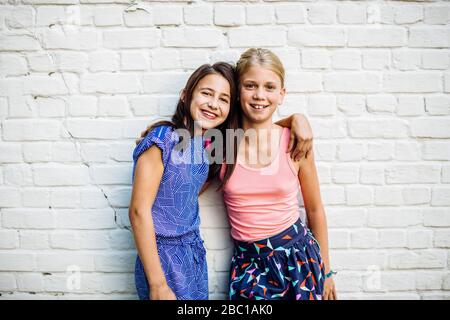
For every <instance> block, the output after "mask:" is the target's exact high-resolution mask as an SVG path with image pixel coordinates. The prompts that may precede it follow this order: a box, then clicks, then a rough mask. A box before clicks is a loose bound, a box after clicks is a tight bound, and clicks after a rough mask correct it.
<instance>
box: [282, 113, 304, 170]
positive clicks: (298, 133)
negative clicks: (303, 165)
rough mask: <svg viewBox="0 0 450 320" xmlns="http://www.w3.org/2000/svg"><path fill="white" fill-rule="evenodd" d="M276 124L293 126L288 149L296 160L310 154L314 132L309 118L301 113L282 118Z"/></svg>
mask: <svg viewBox="0 0 450 320" xmlns="http://www.w3.org/2000/svg"><path fill="white" fill-rule="evenodd" d="M275 124H278V125H279V126H282V127H287V128H291V139H290V140H289V147H288V151H287V152H290V153H291V158H292V159H293V160H294V161H299V160H300V159H301V158H302V157H303V155H306V157H308V156H309V154H310V152H311V149H312V140H313V134H312V129H311V126H310V125H309V121H308V119H307V118H306V117H305V116H304V115H303V114H301V113H294V114H293V115H291V116H289V117H287V118H284V119H281V120H279V121H277V122H275Z"/></svg>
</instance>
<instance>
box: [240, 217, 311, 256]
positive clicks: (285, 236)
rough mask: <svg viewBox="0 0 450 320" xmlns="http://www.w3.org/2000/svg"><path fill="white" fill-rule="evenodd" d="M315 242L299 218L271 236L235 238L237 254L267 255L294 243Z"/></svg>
mask: <svg viewBox="0 0 450 320" xmlns="http://www.w3.org/2000/svg"><path fill="white" fill-rule="evenodd" d="M298 242H299V243H300V244H302V245H306V244H313V243H314V242H316V243H317V244H318V242H317V240H316V239H315V238H314V236H313V235H312V233H311V231H310V230H309V229H308V228H307V227H306V226H305V225H304V224H303V222H302V220H301V219H300V218H299V219H298V220H297V221H296V222H295V223H294V224H293V225H291V226H290V227H289V228H287V229H285V230H284V231H282V232H280V233H279V234H276V235H274V236H272V237H270V238H266V239H262V240H257V241H254V242H245V241H238V240H234V244H235V250H236V252H237V254H241V253H244V254H245V255H259V256H265V255H268V254H270V253H272V252H273V251H284V250H286V249H288V248H289V247H291V246H292V245H293V244H294V243H298Z"/></svg>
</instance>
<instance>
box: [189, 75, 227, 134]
mask: <svg viewBox="0 0 450 320" xmlns="http://www.w3.org/2000/svg"><path fill="white" fill-rule="evenodd" d="M230 90H231V89H230V84H229V83H228V81H227V80H226V79H225V78H224V77H222V76H221V75H219V74H209V75H207V76H205V77H203V78H202V79H201V80H200V81H199V82H198V84H197V86H196V87H195V89H194V92H193V94H192V100H191V106H190V111H191V116H192V118H193V119H194V121H195V122H197V123H198V124H199V125H200V126H201V128H202V129H203V130H207V129H212V128H215V127H217V126H219V125H221V124H222V123H223V122H224V121H225V120H226V119H227V117H228V114H229V113H230V107H231V94H230ZM182 99H184V93H183V94H182Z"/></svg>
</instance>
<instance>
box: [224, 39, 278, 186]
mask: <svg viewBox="0 0 450 320" xmlns="http://www.w3.org/2000/svg"><path fill="white" fill-rule="evenodd" d="M253 66H261V67H264V68H267V69H269V70H271V71H273V72H274V73H275V74H277V75H278V76H279V77H280V80H281V85H282V87H284V78H285V71H284V67H283V63H282V62H281V60H280V59H279V58H278V56H277V55H276V54H275V53H273V52H272V51H270V50H268V49H262V48H250V49H248V50H246V51H245V52H244V53H243V54H241V56H240V58H239V60H238V62H237V64H236V79H237V83H238V92H237V96H239V94H240V89H241V83H240V79H241V78H242V76H243V75H244V74H245V73H246V72H247V71H248V70H249V69H250V68H251V67H253ZM240 111H241V106H240V102H239V101H237V106H236V118H237V119H236V121H235V124H236V129H237V128H242V114H241V112H240ZM238 143H239V141H237V142H236V141H234V148H233V150H229V152H233V158H234V161H233V163H232V164H227V165H226V168H225V173H224V176H223V178H222V181H221V183H220V185H219V187H218V189H223V187H224V186H225V184H226V183H227V181H228V180H229V179H230V177H231V175H232V174H233V171H234V168H235V167H236V161H237V151H238Z"/></svg>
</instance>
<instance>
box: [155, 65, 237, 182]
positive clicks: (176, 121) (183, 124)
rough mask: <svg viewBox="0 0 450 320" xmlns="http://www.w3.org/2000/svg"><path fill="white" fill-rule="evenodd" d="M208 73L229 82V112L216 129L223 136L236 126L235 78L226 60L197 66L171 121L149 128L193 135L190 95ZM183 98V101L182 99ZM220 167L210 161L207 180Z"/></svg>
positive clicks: (161, 122)
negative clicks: (181, 131) (177, 130)
mask: <svg viewBox="0 0 450 320" xmlns="http://www.w3.org/2000/svg"><path fill="white" fill-rule="evenodd" d="M210 74H218V75H221V76H222V77H224V78H225V79H226V80H227V81H228V83H229V84H230V112H229V114H228V117H227V119H226V120H225V121H224V122H223V123H222V124H221V125H220V126H218V127H217V128H216V129H218V130H220V131H221V132H222V136H223V137H225V131H226V129H235V128H236V127H237V116H236V109H237V105H236V100H237V80H236V73H235V68H234V67H233V66H232V65H231V64H229V63H227V62H216V63H214V64H213V65H211V64H204V65H202V66H200V67H198V68H197V69H196V70H195V71H194V72H193V73H192V74H191V76H190V77H189V79H188V81H187V82H186V86H185V87H184V89H183V91H184V99H181V96H180V99H179V100H178V103H177V108H176V111H175V114H174V115H173V116H172V119H171V121H159V122H156V123H154V124H153V125H152V126H151V127H150V130H152V129H153V128H155V127H157V126H161V125H168V126H171V127H173V128H175V129H186V130H188V131H189V133H190V134H191V137H193V136H194V119H193V118H192V116H191V101H192V95H193V93H194V90H195V87H196V86H197V84H198V83H199V82H200V80H202V79H203V78H204V77H206V76H207V75H210ZM183 100H184V101H183ZM225 146H226V144H225V143H224V144H223V154H225V152H226V150H225ZM220 168H221V164H220V163H212V164H211V165H210V166H209V173H208V179H207V181H210V180H212V179H213V178H215V177H217V176H218V175H219V172H220Z"/></svg>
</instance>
